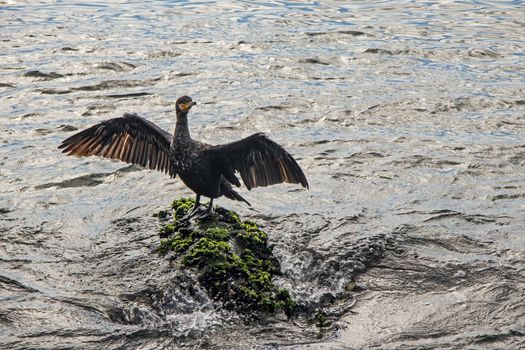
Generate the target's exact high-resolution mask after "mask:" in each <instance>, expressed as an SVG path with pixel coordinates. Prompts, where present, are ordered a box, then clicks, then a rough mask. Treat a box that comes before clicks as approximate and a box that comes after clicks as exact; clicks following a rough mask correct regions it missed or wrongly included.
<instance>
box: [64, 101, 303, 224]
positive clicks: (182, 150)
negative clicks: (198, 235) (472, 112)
mask: <svg viewBox="0 0 525 350" xmlns="http://www.w3.org/2000/svg"><path fill="white" fill-rule="evenodd" d="M194 105H196V103H195V102H194V101H193V100H192V99H191V98H190V97H189V96H182V97H180V98H179V99H178V100H177V102H176V103H175V107H176V111H177V124H176V126H175V133H174V135H173V136H172V135H171V134H170V133H168V132H166V131H164V130H162V129H161V128H159V127H158V126H157V125H155V124H153V123H152V122H150V121H148V120H146V119H144V118H142V117H140V116H138V115H137V114H135V113H125V114H124V116H122V117H120V118H114V119H109V120H106V121H103V122H101V123H99V124H96V125H93V126H91V127H90V128H87V129H85V130H83V131H81V132H79V133H76V134H75V135H73V136H71V137H69V138H67V139H66V140H64V141H63V142H62V144H61V145H60V146H59V147H58V148H60V149H63V151H62V152H64V153H67V154H68V155H78V156H93V155H96V156H102V157H106V158H111V159H118V160H121V161H124V162H127V163H133V164H138V165H140V166H143V167H146V168H149V169H156V170H159V171H162V172H164V173H167V174H169V175H170V176H171V177H176V176H177V175H179V176H180V178H181V180H182V181H183V182H184V184H186V186H188V187H189V188H190V189H191V190H192V191H193V192H195V193H196V198H195V206H194V207H193V209H192V210H191V212H190V213H188V215H187V216H186V217H187V218H188V219H189V218H191V217H193V216H195V215H196V214H197V213H198V212H199V201H200V197H201V196H206V197H209V198H210V203H209V205H208V207H207V208H206V210H205V211H204V212H203V213H199V217H200V218H204V217H206V216H207V215H208V214H209V213H210V212H211V209H212V204H213V199H214V198H218V197H220V196H225V197H227V198H229V199H233V200H237V201H244V202H246V203H247V204H248V205H250V203H248V201H246V200H245V199H244V198H242V197H241V196H240V195H239V194H238V193H237V192H235V191H234V190H233V188H232V185H235V186H237V187H239V186H240V185H241V183H240V182H239V179H238V178H237V177H236V176H235V172H236V171H238V172H239V173H240V175H241V179H242V181H243V182H244V185H245V186H246V187H247V188H248V190H250V189H252V188H253V187H259V186H268V185H273V184H277V183H282V182H288V183H298V184H301V185H302V186H303V187H305V188H308V182H307V180H306V177H305V175H304V173H303V171H302V170H301V168H300V167H299V165H298V164H297V162H296V161H295V159H293V157H292V156H291V155H290V154H289V153H288V152H286V150H285V149H284V148H282V147H281V146H279V145H278V144H276V143H275V142H273V141H272V140H270V139H269V138H268V137H267V136H266V135H265V134H263V133H257V134H253V135H251V136H248V137H246V138H244V139H242V140H239V141H236V142H232V143H228V144H224V145H218V146H213V145H209V144H206V143H202V142H199V141H195V140H193V139H192V138H191V137H190V132H189V129H188V112H189V110H190V109H191V107H193V106H194Z"/></svg>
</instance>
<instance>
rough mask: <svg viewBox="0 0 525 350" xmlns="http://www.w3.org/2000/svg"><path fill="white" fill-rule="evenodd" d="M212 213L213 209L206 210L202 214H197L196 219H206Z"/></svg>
mask: <svg viewBox="0 0 525 350" xmlns="http://www.w3.org/2000/svg"><path fill="white" fill-rule="evenodd" d="M210 214H211V210H204V211H202V212H201V213H200V214H198V215H195V216H194V218H195V219H199V220H204V219H206V218H208V217H209V216H210Z"/></svg>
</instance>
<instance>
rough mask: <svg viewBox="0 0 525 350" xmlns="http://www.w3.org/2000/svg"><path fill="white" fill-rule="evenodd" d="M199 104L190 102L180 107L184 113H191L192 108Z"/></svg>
mask: <svg viewBox="0 0 525 350" xmlns="http://www.w3.org/2000/svg"><path fill="white" fill-rule="evenodd" d="M196 104H197V102H194V101H192V102H188V103H182V104H181V105H180V108H181V109H182V110H183V111H189V110H190V108H191V107H193V106H195V105H196Z"/></svg>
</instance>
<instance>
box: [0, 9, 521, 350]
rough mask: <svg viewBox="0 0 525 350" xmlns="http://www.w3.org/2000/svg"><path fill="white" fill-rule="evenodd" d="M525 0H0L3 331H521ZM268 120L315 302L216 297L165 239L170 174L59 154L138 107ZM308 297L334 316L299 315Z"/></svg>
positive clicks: (396, 344)
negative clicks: (276, 307)
mask: <svg viewBox="0 0 525 350" xmlns="http://www.w3.org/2000/svg"><path fill="white" fill-rule="evenodd" d="M524 18H525V6H524V5H523V4H522V2H521V1H469V2H454V1H426V2H419V1H376V2H367V1H352V2H347V1H319V2H317V1H311V2H310V1H295V2H291V1H269V2H261V1H239V2H226V1H221V2H207V1H201V2H189V1H152V2H150V1H141V2H137V1H135V2H127V1H119V2H113V1H111V2H110V1H98V2H91V3H90V4H85V3H81V2H71V1H66V2H62V1H49V2H34V1H0V29H1V31H0V107H1V108H0V347H2V348H6V349H28V348H43V349H60V348H78V349H100V348H109V349H129V348H141V349H164V348H206V349H237V348H238V349H248V348H254V349H363V348H384V349H408V348H422V349H463V348H472V349H478V348H487V349H493V348H502V349H503V348H504V349H512V348H516V349H518V348H520V347H525V338H524V336H525V304H524V303H523V300H524V299H525V292H524V291H525V282H524V281H525V235H524V232H525V216H524V214H523V213H524V210H525V189H524V188H525V186H524V185H525V173H524V170H525V20H524ZM184 94H187V95H190V96H191V97H192V98H193V99H194V100H195V101H197V102H198V105H197V106H196V107H195V108H194V109H193V110H192V112H191V114H190V128H191V132H192V136H193V137H194V138H196V139H199V140H202V141H206V142H210V143H215V144H218V143H223V142H228V141H232V140H235V139H238V138H240V137H243V136H248V135H250V134H251V133H254V132H265V133H267V134H268V135H269V136H270V137H271V138H272V139H273V140H275V141H276V142H278V143H280V144H281V145H283V146H284V147H285V148H286V149H287V150H289V151H290V153H292V154H293V155H294V157H295V158H296V159H297V160H298V162H299V164H300V165H301V166H302V168H303V169H304V170H305V172H306V175H307V177H308V180H309V182H310V190H309V191H306V190H302V189H300V188H299V186H293V185H279V186H273V187H269V188H258V189H254V190H252V191H250V192H249V191H247V190H246V189H240V193H241V194H242V195H243V196H244V197H245V198H246V199H247V200H248V201H249V202H251V203H252V204H253V206H252V207H247V206H245V205H243V204H242V203H240V204H239V203H238V202H232V201H229V200H228V199H224V198H221V199H219V201H218V203H219V204H220V205H222V206H225V207H227V208H229V209H232V210H236V211H238V212H239V213H240V214H241V215H243V216H245V217H249V218H252V219H254V220H257V221H258V222H260V223H261V224H263V226H264V229H265V230H266V232H268V234H269V236H270V240H271V243H272V244H274V252H275V254H276V255H277V257H278V258H279V260H280V262H281V267H282V271H283V276H281V277H279V279H278V281H277V282H278V283H279V284H280V285H282V286H283V287H286V288H288V289H289V290H290V291H291V293H292V295H293V296H294V297H295V298H296V299H297V300H298V301H299V302H300V303H301V305H303V306H304V308H305V309H306V310H307V311H308V312H307V314H308V316H303V317H301V318H299V319H297V320H295V321H288V320H286V319H284V318H282V317H276V318H274V319H270V320H266V321H262V320H259V321H251V320H246V319H244V318H243V317H241V316H239V315H237V314H235V313H234V312H226V311H223V310H221V308H220V305H218V304H217V303H215V302H213V301H211V300H209V299H208V297H207V295H206V293H205V292H204V291H203V290H201V289H200V288H199V287H198V286H197V285H196V284H195V281H194V279H193V278H192V276H191V275H189V274H188V273H184V271H178V270H176V269H174V268H173V266H171V265H170V264H169V262H168V261H166V259H163V258H162V257H159V256H158V254H157V253H156V251H155V249H156V247H157V245H158V243H159V237H158V229H159V227H160V225H161V224H162V223H161V222H159V220H158V219H157V218H154V217H152V215H153V214H154V213H155V212H158V211H159V210H161V209H165V208H166V207H167V206H168V205H169V203H170V202H171V200H173V199H174V198H178V197H181V196H193V194H192V193H191V191H189V190H188V189H187V188H185V187H184V185H183V184H182V183H181V182H180V181H179V180H178V179H170V178H168V177H167V176H165V175H163V174H160V173H156V172H152V171H149V170H141V169H139V168H137V167H133V166H128V165H127V164H124V163H119V162H112V161H108V160H106V159H100V158H71V157H66V156H64V155H63V154H61V153H60V152H59V151H58V150H57V149H56V147H57V146H58V145H59V143H60V142H61V141H62V140H63V139H64V138H66V137H68V136H69V135H72V134H73V133H74V132H75V131H76V130H79V129H82V128H85V127H88V126H90V125H92V124H94V123H97V122H100V121H102V120H104V119H108V118H113V117H117V116H120V115H122V114H123V113H124V112H137V113H139V114H140V115H142V116H144V117H146V118H148V119H149V120H151V121H153V122H155V123H157V124H158V125H160V126H161V127H163V128H165V129H167V130H170V131H172V130H173V127H174V121H175V115H174V101H175V100H176V98H177V97H179V96H181V95H184ZM319 309H322V310H324V312H325V313H326V314H327V318H328V320H329V324H330V325H328V326H326V327H318V326H317V325H316V324H315V320H312V315H314V314H315V313H316V312H317V311H318V310H319Z"/></svg>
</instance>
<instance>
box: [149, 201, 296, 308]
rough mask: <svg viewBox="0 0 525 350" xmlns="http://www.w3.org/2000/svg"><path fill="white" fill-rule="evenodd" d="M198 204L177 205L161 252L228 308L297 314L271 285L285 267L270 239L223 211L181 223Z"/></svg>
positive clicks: (217, 209)
mask: <svg viewBox="0 0 525 350" xmlns="http://www.w3.org/2000/svg"><path fill="white" fill-rule="evenodd" d="M193 204H194V201H193V200H192V199H187V198H181V199H178V200H174V201H173V203H172V208H173V216H174V222H173V223H170V224H168V225H166V226H165V227H163V228H162V229H161V232H160V235H161V237H163V238H164V239H163V240H162V241H161V243H160V246H159V252H160V253H161V254H168V253H170V256H171V257H172V258H173V259H174V260H175V261H176V262H177V263H178V264H180V266H184V267H187V268H192V269H195V270H196V271H197V274H198V276H199V281H200V283H201V284H202V285H203V286H204V288H205V289H206V290H207V292H208V294H209V296H210V297H211V298H213V299H215V300H220V301H222V302H223V304H224V306H225V307H226V308H230V309H235V310H237V311H240V312H253V311H258V312H265V313H277V312H280V311H283V312H285V313H286V314H287V315H288V316H290V315H292V314H293V313H294V312H295V309H296V303H295V302H294V301H293V300H292V298H291V297H290V294H289V293H288V291H287V290H285V289H280V288H278V287H277V286H276V285H275V284H274V283H273V281H272V277H273V276H274V275H278V274H280V266H279V262H278V261H277V260H276V259H275V257H274V256H273V254H272V248H271V247H270V246H269V245H268V236H267V234H266V233H265V232H264V231H262V230H261V229H260V228H259V227H258V225H257V224H256V223H255V222H253V221H249V220H245V221H242V220H241V219H240V218H239V216H238V215H237V214H236V213H234V212H232V211H229V210H226V209H224V208H222V207H218V206H216V207H215V208H214V210H213V212H212V214H210V216H209V217H208V218H206V219H204V220H195V221H194V222H193V223H189V222H182V221H181V220H180V219H181V218H182V217H183V216H184V215H185V214H186V213H187V212H188V211H189V210H191V208H192V207H193Z"/></svg>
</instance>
